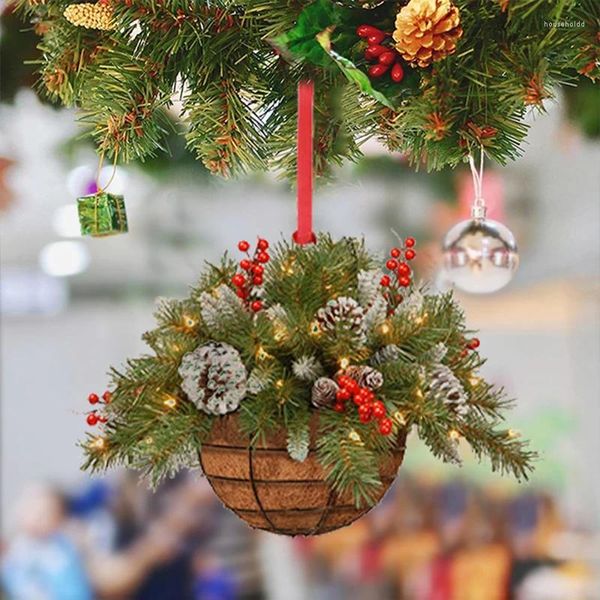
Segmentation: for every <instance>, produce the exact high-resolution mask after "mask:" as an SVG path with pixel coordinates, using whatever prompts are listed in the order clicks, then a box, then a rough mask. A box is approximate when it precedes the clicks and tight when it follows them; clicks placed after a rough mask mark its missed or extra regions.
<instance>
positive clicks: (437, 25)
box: [393, 0, 463, 67]
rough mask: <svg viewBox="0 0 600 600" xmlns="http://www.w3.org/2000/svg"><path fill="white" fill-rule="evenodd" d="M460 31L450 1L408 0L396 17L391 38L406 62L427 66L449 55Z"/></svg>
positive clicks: (457, 18)
mask: <svg viewBox="0 0 600 600" xmlns="http://www.w3.org/2000/svg"><path fill="white" fill-rule="evenodd" d="M462 34H463V30H462V27H461V25H460V13H459V11H458V8H457V7H456V6H454V4H452V2H450V0H411V1H410V2H409V3H408V4H407V5H406V6H404V7H403V8H402V9H401V10H400V12H399V13H398V16H397V17H396V29H395V31H394V34H393V37H394V40H395V42H396V49H397V50H398V52H399V53H400V55H401V56H402V58H403V59H404V60H405V61H406V62H408V63H410V64H413V65H418V66H419V67H428V66H429V65H430V64H431V63H432V62H436V61H438V60H442V59H443V58H445V57H446V56H448V55H449V54H452V53H453V52H454V51H455V50H456V43H457V42H458V40H459V39H460V37H461V36H462Z"/></svg>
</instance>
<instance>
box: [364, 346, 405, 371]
mask: <svg viewBox="0 0 600 600" xmlns="http://www.w3.org/2000/svg"><path fill="white" fill-rule="evenodd" d="M400 355H401V352H400V348H399V347H398V346H396V344H388V345H387V346H384V347H383V348H381V350H378V351H377V352H376V353H375V354H374V355H373V358H372V359H371V363H372V364H373V365H375V366H378V365H383V364H384V363H387V362H394V361H395V360H398V359H399V358H400Z"/></svg>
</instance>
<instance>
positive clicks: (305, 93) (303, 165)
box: [293, 81, 316, 244]
mask: <svg viewBox="0 0 600 600" xmlns="http://www.w3.org/2000/svg"><path fill="white" fill-rule="evenodd" d="M314 95H315V89H314V84H313V82H312V81H301V82H300V83H299V84H298V156H297V165H298V170H297V186H298V196H297V207H298V228H297V229H296V232H295V233H294V236H293V238H294V241H295V242H296V243H298V244H311V243H314V242H315V241H316V236H315V234H314V232H313V230H312V196H313V106H314Z"/></svg>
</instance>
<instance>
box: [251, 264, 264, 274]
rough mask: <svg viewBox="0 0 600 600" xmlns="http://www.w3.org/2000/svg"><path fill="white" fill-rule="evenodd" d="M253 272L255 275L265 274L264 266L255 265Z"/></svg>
mask: <svg viewBox="0 0 600 600" xmlns="http://www.w3.org/2000/svg"><path fill="white" fill-rule="evenodd" d="M252 272H253V273H254V274H255V275H262V274H263V273H264V272H265V268H264V267H263V266H262V265H254V266H253V267H252Z"/></svg>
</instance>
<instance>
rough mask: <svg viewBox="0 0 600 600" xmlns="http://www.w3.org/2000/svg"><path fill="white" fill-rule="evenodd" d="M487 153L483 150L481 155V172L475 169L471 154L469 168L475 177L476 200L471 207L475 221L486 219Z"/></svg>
mask: <svg viewBox="0 0 600 600" xmlns="http://www.w3.org/2000/svg"><path fill="white" fill-rule="evenodd" d="M484 159H485V153H484V151H483V148H481V151H480V154H479V170H477V168H476V167H475V159H474V158H473V155H472V154H470V153H469V167H471V175H472V176H473V188H474V190H475V198H474V200H473V206H472V207H471V216H472V217H473V218H474V219H485V213H486V206H485V200H484V199H483V162H484Z"/></svg>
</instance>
